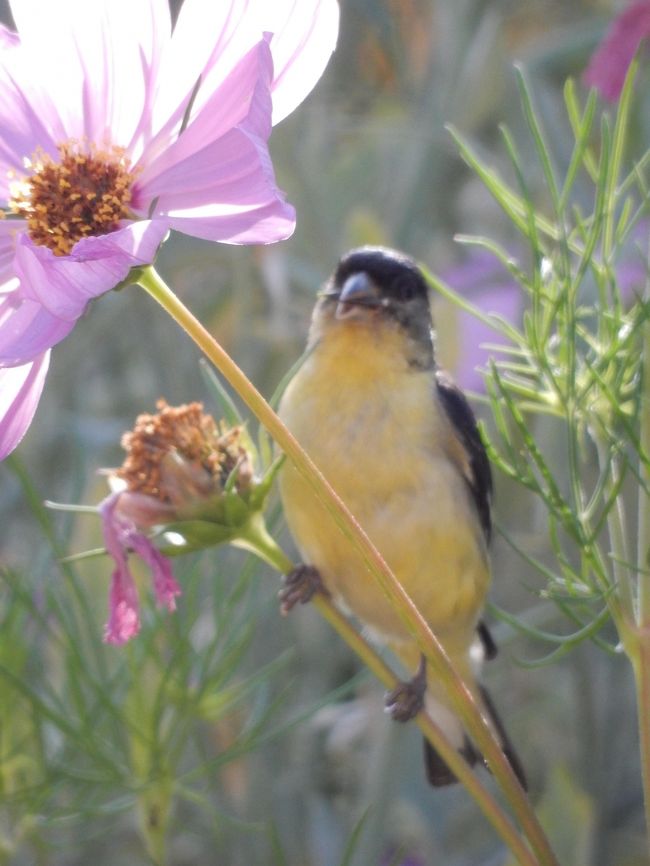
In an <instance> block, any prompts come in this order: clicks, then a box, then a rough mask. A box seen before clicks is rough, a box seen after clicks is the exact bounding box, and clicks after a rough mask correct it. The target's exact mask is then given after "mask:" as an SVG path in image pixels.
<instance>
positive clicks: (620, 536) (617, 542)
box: [594, 436, 634, 640]
mask: <svg viewBox="0 0 650 866" xmlns="http://www.w3.org/2000/svg"><path fill="white" fill-rule="evenodd" d="M594 441H595V444H596V450H597V452H598V463H599V465H600V469H601V471H602V472H605V471H606V467H607V460H608V451H609V449H610V447H611V446H610V444H609V443H608V442H607V441H604V440H603V439H602V438H601V437H600V436H594ZM619 473H620V467H619V465H618V462H617V460H616V458H615V457H613V458H612V465H611V478H610V479H609V481H608V483H607V484H606V486H605V489H604V491H603V495H604V497H605V498H606V499H608V498H609V496H610V495H611V494H612V492H613V491H614V490H616V488H617V487H618V486H619V484H620V476H619ZM625 526H626V523H625V511H624V507H623V497H622V496H621V495H620V493H619V494H618V495H617V496H616V498H615V500H614V503H613V505H612V507H611V509H610V511H609V514H608V515H607V528H608V531H609V543H610V547H611V560H612V571H613V574H614V583H615V586H616V591H615V593H612V594H610V595H609V596H608V598H607V606H608V608H609V609H610V611H611V614H612V618H613V620H614V622H615V623H616V628H617V629H618V632H619V635H620V637H621V639H622V640H624V639H625V634H626V632H627V628H628V627H629V626H630V625H631V624H632V623H633V622H634V591H633V587H632V575H631V573H630V569H631V564H630V557H629V554H628V550H627V541H626V535H625Z"/></svg>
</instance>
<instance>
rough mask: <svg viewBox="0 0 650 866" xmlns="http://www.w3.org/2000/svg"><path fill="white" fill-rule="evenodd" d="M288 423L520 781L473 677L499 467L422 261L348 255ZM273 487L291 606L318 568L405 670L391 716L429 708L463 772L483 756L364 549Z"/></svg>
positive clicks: (293, 388)
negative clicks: (289, 556)
mask: <svg viewBox="0 0 650 866" xmlns="http://www.w3.org/2000/svg"><path fill="white" fill-rule="evenodd" d="M279 415H280V418H281V419H282V421H283V422H284V423H285V425H286V426H287V427H288V428H289V430H290V431H291V432H292V433H293V434H294V436H295V437H296V438H297V439H298V441H299V442H300V443H301V445H302V446H303V448H304V449H305V450H306V452H307V453H308V455H309V456H310V457H311V458H312V460H313V461H314V462H315V464H316V465H317V466H318V468H319V469H320V470H321V471H322V473H323V474H324V475H325V477H326V479H327V480H328V482H329V483H330V484H331V485H332V486H333V488H334V490H335V491H336V492H337V493H338V494H339V496H340V497H341V498H342V500H343V501H344V503H345V504H346V505H347V507H348V509H349V510H350V511H351V512H352V514H353V515H354V516H355V518H356V519H357V520H358V521H359V523H360V524H361V526H362V527H363V529H364V530H365V532H366V533H367V535H368V536H369V538H370V540H371V541H372V542H373V543H374V545H375V546H376V548H377V550H378V551H379V552H380V553H381V555H382V556H383V558H384V559H385V561H386V562H387V564H388V565H389V566H390V568H391V570H392V572H393V574H394V575H395V577H396V579H397V580H398V581H399V583H400V584H401V585H402V587H403V588H404V590H405V591H406V592H407V594H408V595H409V596H410V598H411V600H412V601H413V602H414V603H415V605H416V606H417V608H418V610H419V612H420V613H421V615H422V616H423V618H424V619H425V620H426V622H427V624H428V625H429V626H430V628H431V629H432V631H433V632H434V633H435V635H436V637H437V638H438V640H439V641H440V643H441V644H442V646H443V647H444V649H445V651H446V653H447V654H448V656H449V658H450V659H451V661H452V663H453V665H454V667H455V669H456V671H457V672H458V673H459V674H460V676H461V677H462V678H463V680H464V681H465V683H466V684H467V685H468V687H469V688H470V690H471V692H472V694H473V696H474V698H475V700H476V701H477V703H478V705H479V707H480V709H481V712H482V713H483V715H484V718H485V719H486V721H487V722H488V724H489V726H490V727H491V729H492V732H493V733H494V735H495V736H496V738H497V740H498V741H499V743H500V745H501V748H502V750H503V752H504V754H505V756H506V757H507V759H508V761H509V762H510V765H511V767H512V769H513V771H514V772H515V774H516V775H517V776H518V778H519V780H520V782H521V783H522V785H524V787H525V785H526V779H525V774H524V770H523V766H522V763H521V761H520V759H519V757H518V755H517V753H516V751H515V749H514V747H513V746H512V744H511V742H510V740H509V738H508V736H507V734H506V732H505V728H504V726H503V723H502V722H501V720H500V718H499V717H498V715H497V713H496V710H495V708H494V704H493V701H492V699H491V697H490V695H489V694H488V692H487V690H486V689H485V687H484V686H483V685H481V684H480V680H479V670H478V669H479V668H480V663H481V659H482V658H483V659H484V658H491V657H493V656H494V655H495V653H496V646H495V643H494V641H493V639H492V637H491V634H490V632H489V630H488V628H487V626H486V624H485V622H484V621H483V619H482V613H483V608H484V604H485V600H486V594H487V591H488V588H489V585H490V579H491V572H490V561H489V553H488V545H489V541H490V535H491V507H492V492H493V483H492V475H491V470H490V463H489V460H488V457H487V454H486V450H485V447H484V445H483V442H482V439H481V436H480V433H479V430H478V427H477V423H476V419H475V416H474V414H473V412H472V409H471V407H470V405H469V402H468V400H467V398H466V397H465V395H464V394H463V393H462V391H461V390H460V389H459V388H458V387H457V386H456V385H455V384H454V382H453V380H452V379H451V377H450V376H449V375H448V374H447V373H446V372H445V371H444V370H442V369H441V368H440V367H439V366H438V364H437V362H436V356H435V345H434V331H433V323H432V317H431V309H430V303H429V290H428V286H427V282H426V280H425V278H424V276H423V274H422V271H421V270H420V268H419V267H418V265H417V264H416V262H415V261H414V260H413V259H411V258H410V257H408V256H407V255H405V254H403V253H401V252H399V251H397V250H393V249H389V248H385V247H370V246H366V247H360V248H357V249H353V250H351V251H350V252H348V253H347V254H346V255H344V256H343V257H342V258H341V259H340V261H339V262H338V264H337V266H336V268H335V270H334V272H333V274H332V276H331V277H330V278H329V279H328V280H327V282H326V283H325V285H324V287H323V288H322V289H321V291H320V292H319V294H318V297H317V301H316V305H315V307H314V311H313V314H312V318H311V324H310V328H309V336H308V341H307V350H306V353H305V359H304V362H303V363H302V365H301V366H300V367H299V369H298V371H297V372H296V373H295V375H294V376H293V378H292V379H291V381H290V382H289V384H288V386H287V387H286V389H285V391H284V394H283V396H282V399H281V402H280V406H279ZM279 488H280V496H281V500H282V505H283V510H284V515H285V517H286V522H287V525H288V528H289V531H290V533H291V535H292V536H293V539H294V541H295V543H296V546H297V548H298V552H299V554H300V556H301V560H302V563H303V566H301V567H300V568H298V569H296V571H295V572H294V573H293V574H292V575H290V576H289V578H288V584H287V586H286V587H285V590H283V594H282V597H283V599H284V601H285V602H286V608H285V609H289V608H290V607H291V606H292V605H293V603H294V602H295V600H296V599H297V598H300V600H305V599H306V598H308V597H309V595H310V593H311V590H309V591H307V592H306V593H305V591H304V590H302V589H301V590H298V594H297V595H296V589H295V587H296V586H297V584H298V582H299V581H300V580H304V578H305V574H306V573H309V574H310V575H311V576H312V578H313V577H314V575H315V576H316V580H317V581H320V584H318V585H319V586H320V587H321V588H322V589H323V590H324V591H325V592H326V593H328V594H329V595H330V596H331V597H332V600H333V601H334V603H335V604H337V605H338V606H339V607H340V608H341V609H342V610H344V611H346V612H348V613H351V614H352V615H353V616H354V617H355V618H356V619H357V620H358V621H359V622H360V623H361V624H362V626H363V628H364V631H365V633H366V634H367V635H368V637H369V638H370V639H371V640H373V641H376V642H378V643H380V644H383V645H387V646H388V647H389V648H390V650H391V651H392V652H393V653H394V654H395V656H396V657H397V658H398V660H399V661H400V662H401V664H402V666H403V667H404V668H405V670H406V671H407V672H408V674H409V676H410V679H405V680H404V681H403V682H402V684H401V685H400V687H398V689H396V690H395V692H394V693H391V694H389V695H388V696H387V707H388V709H389V710H390V711H391V712H392V714H393V716H394V717H395V718H396V719H398V720H401V721H406V720H408V719H409V718H411V717H412V716H413V715H415V714H416V712H417V711H418V710H419V709H420V708H421V707H422V706H424V708H425V709H426V710H427V712H429V714H430V715H431V717H432V718H433V720H434V721H435V722H436V723H437V724H438V725H439V726H440V728H441V729H442V731H443V732H444V733H445V734H446V736H447V737H448V739H449V740H450V741H451V743H452V744H453V746H454V747H455V748H456V749H457V751H458V752H460V753H461V754H462V755H463V757H464V758H465V760H466V761H467V762H468V763H469V764H470V765H472V766H473V765H474V764H476V763H477V762H482V761H483V758H482V755H481V754H480V752H479V750H478V749H477V747H476V746H475V745H474V744H473V743H472V741H471V739H470V738H469V736H468V734H467V733H466V731H465V730H464V728H463V725H462V723H461V721H460V720H459V719H458V718H457V716H456V715H455V714H454V712H453V710H452V709H451V707H450V706H449V704H448V701H447V699H446V697H445V693H444V691H443V689H442V687H441V685H440V684H439V683H437V682H436V679H435V675H434V673H433V671H432V670H431V668H430V666H429V665H427V664H426V662H425V660H424V658H423V656H422V654H421V652H420V650H419V648H418V646H417V644H416V643H415V641H414V639H413V637H412V636H411V634H410V633H409V632H408V630H407V628H406V626H405V625H404V623H403V622H402V620H401V619H400V617H399V616H398V614H397V613H396V612H395V610H394V609H393V607H392V606H391V603H390V601H389V600H388V598H387V597H386V595H385V594H384V593H383V591H382V590H381V588H380V587H379V585H378V584H377V582H376V581H375V579H374V577H373V576H372V574H371V572H370V571H369V568H368V566H367V565H366V563H365V562H364V560H363V559H362V557H361V555H360V554H358V553H357V552H356V551H355V550H353V549H352V547H351V545H350V542H349V541H348V539H347V538H346V537H345V536H344V534H343V533H342V532H341V530H340V529H339V528H338V527H337V526H336V524H335V522H334V521H333V519H332V518H331V517H330V516H329V514H328V513H327V512H326V510H325V507H324V505H323V504H322V503H321V502H320V501H319V500H318V499H317V498H316V496H315V494H314V493H313V491H312V488H311V486H310V485H309V484H308V482H307V481H306V480H305V478H304V477H303V476H302V475H301V474H300V473H299V472H298V470H297V469H296V468H295V467H294V466H293V464H292V463H291V462H290V461H285V463H284V465H283V467H282V469H281V471H280V477H279ZM300 593H303V596H301V595H300ZM424 759H425V770H426V775H427V778H428V780H429V782H430V783H431V784H432V785H434V786H436V787H438V786H443V785H449V784H452V783H453V782H455V781H456V777H455V775H454V773H453V772H452V771H451V770H450V769H449V767H448V766H447V764H446V763H445V762H444V760H443V759H442V758H441V757H440V756H439V755H438V753H437V752H436V751H435V750H434V748H433V747H432V746H431V745H430V744H429V743H428V742H427V741H425V753H424Z"/></svg>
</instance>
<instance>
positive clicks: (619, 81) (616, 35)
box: [584, 0, 650, 102]
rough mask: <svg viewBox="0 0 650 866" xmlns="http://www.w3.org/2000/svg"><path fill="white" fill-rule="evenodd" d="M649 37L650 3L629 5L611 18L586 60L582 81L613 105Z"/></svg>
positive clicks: (643, 2) (642, 2)
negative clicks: (640, 49)
mask: <svg viewBox="0 0 650 866" xmlns="http://www.w3.org/2000/svg"><path fill="white" fill-rule="evenodd" d="M648 36H650V2H648V0H641V2H638V3H632V5H631V6H629V7H628V8H627V9H626V10H625V11H624V12H622V13H621V14H620V15H619V16H618V17H617V18H615V19H614V21H613V23H612V25H611V27H610V28H609V30H608V31H607V34H606V36H605V38H604V39H603V41H602V42H601V44H600V45H599V46H598V49H597V50H596V52H595V53H594V54H593V56H592V58H591V60H590V61H589V66H588V67H587V69H586V71H585V74H584V81H585V84H587V85H588V86H589V87H595V88H596V90H598V91H599V93H600V95H601V96H602V97H603V99H606V100H608V101H609V102H615V101H616V100H617V99H618V98H619V96H620V95H621V91H622V90H623V84H624V83H625V76H626V75H627V70H628V69H629V67H630V63H632V60H633V59H634V55H635V54H636V52H637V49H638V47H639V45H640V44H641V42H642V41H643V40H644V39H647V38H648Z"/></svg>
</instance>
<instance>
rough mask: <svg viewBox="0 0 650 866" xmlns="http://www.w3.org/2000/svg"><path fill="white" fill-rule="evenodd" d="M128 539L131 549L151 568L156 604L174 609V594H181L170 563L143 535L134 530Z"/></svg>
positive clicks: (170, 609)
mask: <svg viewBox="0 0 650 866" xmlns="http://www.w3.org/2000/svg"><path fill="white" fill-rule="evenodd" d="M129 541H130V544H131V547H132V548H133V550H134V551H135V552H136V553H137V554H138V556H139V557H140V558H141V559H142V560H144V562H146V563H147V565H148V566H149V568H150V569H151V573H152V575H153V587H154V592H155V593H156V600H157V602H158V604H159V605H161V606H162V607H166V608H167V610H168V611H170V612H172V611H175V610H176V596H177V595H181V588H180V586H179V585H178V583H177V582H176V579H175V577H174V575H173V573H172V567H171V563H170V562H169V560H168V559H167V557H166V556H164V555H163V554H162V553H161V552H160V551H159V550H158V549H157V548H156V547H154V545H153V544H152V543H151V541H149V539H148V538H147V537H146V536H145V535H142V534H141V533H139V532H135V533H133V534H132V535H131V536H130V538H129Z"/></svg>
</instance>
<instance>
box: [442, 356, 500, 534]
mask: <svg viewBox="0 0 650 866" xmlns="http://www.w3.org/2000/svg"><path fill="white" fill-rule="evenodd" d="M436 385H437V388H438V396H439V398H440V402H441V403H442V405H443V407H444V409H445V412H446V413H447V416H448V418H449V420H450V421H451V423H452V426H453V428H454V430H455V432H456V433H457V435H458V438H459V439H460V441H461V443H462V445H463V447H464V449H465V452H466V453H467V458H468V461H469V470H470V471H469V477H468V476H467V475H465V480H466V482H467V486H468V487H469V490H470V493H471V495H472V498H473V500H474V504H475V505H476V510H477V512H478V516H479V519H480V521H481V526H482V527H483V532H484V533H485V538H486V539H487V540H488V541H489V540H490V535H491V534H492V518H491V515H490V502H491V499H492V471H491V469H490V461H489V460H488V456H487V453H486V451H485V446H484V445H483V441H482V439H481V434H480V433H479V431H478V427H477V425H476V418H475V417H474V413H473V412H472V408H471V406H470V405H469V403H468V402H467V397H465V395H464V394H463V392H462V391H461V390H460V388H459V387H458V386H457V385H455V384H454V382H453V381H452V380H451V378H450V377H449V376H448V375H447V374H446V373H445V372H444V371H442V370H438V371H437V372H436Z"/></svg>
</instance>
